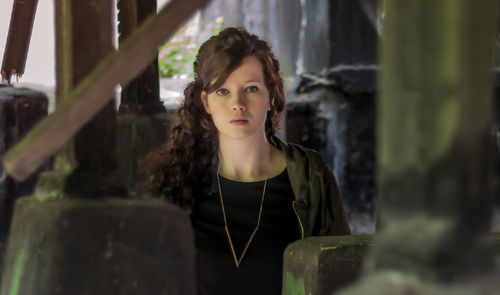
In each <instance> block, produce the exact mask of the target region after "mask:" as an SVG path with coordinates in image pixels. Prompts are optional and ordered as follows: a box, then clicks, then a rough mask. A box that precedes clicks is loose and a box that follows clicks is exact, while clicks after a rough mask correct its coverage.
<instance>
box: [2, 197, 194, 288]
mask: <svg viewBox="0 0 500 295" xmlns="http://www.w3.org/2000/svg"><path fill="white" fill-rule="evenodd" d="M194 255H195V248H194V238H193V233H192V229H191V224H190V221H189V218H188V215H187V214H186V213H185V212H184V211H182V210H181V209H179V208H177V207H174V206H172V205H169V204H167V203H165V202H162V201H159V200H151V199H129V200H126V199H99V200H97V201H92V200H86V199H63V200H57V201H46V202H40V201H37V199H36V198H34V197H26V198H21V199H19V200H18V201H17V203H16V207H15V213H14V219H13V224H12V232H11V235H10V238H9V243H8V248H7V256H6V259H5V265H4V273H3V276H2V283H1V286H0V287H1V289H0V294H2V295H7V294H23V295H30V294H37V295H44V294H47V295H48V294H51V295H54V294H72V295H83V294H106V295H109V294H133V295H142V294H144V295H145V294H148V295H149V294H183V295H184V294H186V295H194V294H195V291H196V290H195V288H196V287H195V286H196V284H195V269H194V267H195V260H194V257H195V256H194Z"/></svg>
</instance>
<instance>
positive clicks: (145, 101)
mask: <svg viewBox="0 0 500 295" xmlns="http://www.w3.org/2000/svg"><path fill="white" fill-rule="evenodd" d="M156 2H157V1H156V0H141V1H139V0H120V1H118V11H119V13H118V20H119V22H120V23H119V26H118V31H119V34H120V36H119V41H120V44H122V43H123V41H125V40H126V38H127V37H128V36H129V35H130V34H132V32H133V31H134V30H135V29H137V28H138V27H139V26H140V25H141V24H142V23H143V21H144V20H145V19H146V18H147V17H148V16H149V15H151V14H155V13H156V5H157V3H156ZM173 117H174V112H173V111H172V110H171V111H170V112H167V111H166V109H165V107H164V106H163V103H162V102H161V100H160V85H159V74H158V58H155V59H154V60H153V62H152V63H150V64H149V65H148V66H147V68H146V69H145V70H144V71H143V72H142V73H141V74H140V75H139V76H137V78H135V79H134V80H132V81H131V82H130V83H129V84H127V85H126V86H124V87H123V89H122V93H121V103H120V107H119V109H118V122H117V124H118V126H117V127H118V128H117V131H118V132H117V135H118V137H117V142H118V145H117V155H118V157H119V158H120V162H119V163H118V167H119V172H120V173H119V177H120V180H121V183H123V184H124V185H125V186H127V188H128V190H129V192H131V193H132V194H134V191H136V190H137V184H138V183H139V182H141V181H142V180H143V176H142V175H139V173H138V160H139V159H140V158H142V157H144V156H146V155H147V154H148V153H149V152H150V151H152V150H154V149H155V148H157V147H159V146H160V145H161V144H162V143H164V142H165V141H166V140H167V138H168V137H167V136H168V130H169V129H170V124H171V122H172V121H173Z"/></svg>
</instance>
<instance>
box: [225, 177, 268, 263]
mask: <svg viewBox="0 0 500 295" xmlns="http://www.w3.org/2000/svg"><path fill="white" fill-rule="evenodd" d="M217 168H219V167H217ZM266 184H267V178H266V180H265V181H264V189H263V190H262V199H261V201H260V209H259V218H258V219H257V226H256V227H255V229H254V230H253V232H252V234H251V235H250V238H249V239H248V242H247V244H246V246H245V249H243V252H242V253H241V256H240V258H239V259H238V257H237V256H236V251H235V250H234V245H233V240H232V239H231V234H230V233H229V227H228V226H227V219H226V210H225V209H224V200H223V199H222V191H221V189H220V181H219V169H217V187H218V188H219V197H220V203H221V205H222V215H223V216H224V225H225V228H226V235H227V240H228V241H229V246H230V247H231V253H232V254H233V258H234V263H235V264H236V267H237V268H239V267H240V264H241V261H242V260H243V256H245V253H246V252H247V250H248V247H249V246H250V243H251V242H252V240H253V237H254V236H255V234H256V233H257V230H258V229H259V226H260V217H261V216H262V205H263V204H264V196H265V195H266Z"/></svg>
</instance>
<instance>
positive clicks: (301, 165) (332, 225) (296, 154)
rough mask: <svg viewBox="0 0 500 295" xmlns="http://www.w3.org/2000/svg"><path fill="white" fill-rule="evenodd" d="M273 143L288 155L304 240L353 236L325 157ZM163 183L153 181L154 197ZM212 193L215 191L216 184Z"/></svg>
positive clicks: (158, 178) (160, 176)
mask: <svg viewBox="0 0 500 295" xmlns="http://www.w3.org/2000/svg"><path fill="white" fill-rule="evenodd" d="M271 142H272V144H273V145H274V146H276V147H277V148H279V149H280V150H282V151H283V152H284V154H285V158H286V166H287V172H288V177H289V178H290V184H291V186H292V190H293V193H294V195H295V201H294V202H293V204H292V205H293V209H294V211H295V214H296V215H297V218H298V223H299V227H300V231H301V234H302V238H305V237H310V236H325V235H348V234H350V229H349V225H348V222H347V218H346V214H345V210H344V203H343V201H342V196H341V194H340V190H339V187H338V185H337V182H336V180H335V177H334V176H333V174H332V171H331V170H330V168H328V167H327V166H326V165H325V161H324V160H323V157H322V156H321V155H320V154H319V153H318V152H316V151H314V150H311V149H307V148H304V147H302V146H300V145H296V144H292V143H284V142H283V141H281V140H280V139H279V138H277V137H275V136H273V137H272V138H271ZM213 172H215V171H213ZM215 173H216V172H215ZM163 179H164V175H163V173H161V172H160V173H157V174H155V175H152V176H151V177H150V179H149V184H150V189H151V192H152V194H153V196H158V195H159V194H160V191H161V184H162V183H163ZM213 189H216V186H215V184H214V185H213V188H211V190H213Z"/></svg>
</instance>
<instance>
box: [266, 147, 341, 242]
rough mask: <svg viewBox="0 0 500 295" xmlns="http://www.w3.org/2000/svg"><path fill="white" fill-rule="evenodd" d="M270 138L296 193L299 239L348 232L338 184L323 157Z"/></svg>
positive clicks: (312, 151)
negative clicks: (284, 159) (278, 152)
mask: <svg viewBox="0 0 500 295" xmlns="http://www.w3.org/2000/svg"><path fill="white" fill-rule="evenodd" d="M271 141H272V143H273V144H274V145H275V146H276V147H277V148H279V149H281V150H282V151H283V152H284V153H285V158H286V166H287V170H288V176H289V178H290V184H291V185H292V190H293V193H294V195H295V201H294V202H293V209H294V211H295V214H297V217H298V219H299V226H300V230H301V233H302V238H304V237H310V236H324V235H348V234H350V229H349V225H348V222H347V218H346V214H345V210H344V203H343V201H342V196H341V194H340V190H339V187H338V185H337V182H336V180H335V177H334V176H333V174H332V171H331V170H330V168H328V166H326V164H325V161H324V159H323V157H322V156H321V155H320V154H319V153H318V152H316V151H314V150H311V149H307V148H304V147H302V146H300V145H296V144H292V143H284V142H283V141H281V140H280V139H279V138H277V137H272V138H271Z"/></svg>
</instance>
